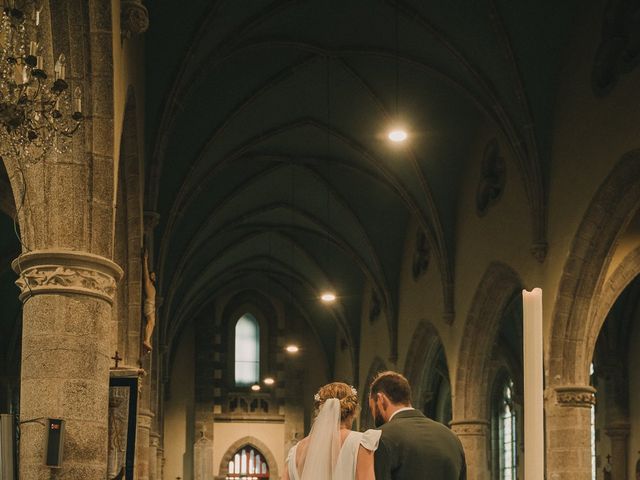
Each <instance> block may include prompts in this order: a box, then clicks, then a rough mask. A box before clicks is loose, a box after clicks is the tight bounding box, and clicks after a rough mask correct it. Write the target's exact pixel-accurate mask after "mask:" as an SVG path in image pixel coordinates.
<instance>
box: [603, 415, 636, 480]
mask: <svg viewBox="0 0 640 480" xmlns="http://www.w3.org/2000/svg"><path fill="white" fill-rule="evenodd" d="M630 431H631V426H630V425H629V424H628V423H618V424H613V425H608V426H607V427H605V433H606V434H607V436H608V437H609V438H610V439H611V477H612V478H614V479H615V480H627V470H628V468H627V467H628V466H627V450H628V448H627V443H628V438H629V432H630Z"/></svg>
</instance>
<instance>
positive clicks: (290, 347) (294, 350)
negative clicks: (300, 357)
mask: <svg viewBox="0 0 640 480" xmlns="http://www.w3.org/2000/svg"><path fill="white" fill-rule="evenodd" d="M285 350H286V351H287V352H288V353H298V352H299V351H300V347H298V345H293V344H291V345H287V346H286V347H285Z"/></svg>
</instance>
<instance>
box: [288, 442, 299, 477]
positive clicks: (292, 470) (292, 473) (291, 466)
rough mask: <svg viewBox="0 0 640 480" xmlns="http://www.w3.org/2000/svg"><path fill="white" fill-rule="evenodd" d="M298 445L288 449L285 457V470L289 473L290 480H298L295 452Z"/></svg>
mask: <svg viewBox="0 0 640 480" xmlns="http://www.w3.org/2000/svg"><path fill="white" fill-rule="evenodd" d="M297 447H298V445H294V446H293V447H291V448H290V449H289V455H287V470H288V471H289V479H290V480H299V478H300V477H298V471H297V470H296V450H297Z"/></svg>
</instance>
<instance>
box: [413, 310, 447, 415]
mask: <svg viewBox="0 0 640 480" xmlns="http://www.w3.org/2000/svg"><path fill="white" fill-rule="evenodd" d="M412 338H413V340H412V341H411V345H410V346H409V350H408V351H407V358H406V361H405V366H404V375H405V377H407V380H409V384H410V385H411V391H412V397H413V398H412V403H413V405H414V406H415V407H416V408H422V406H423V405H424V404H425V402H426V395H427V394H428V392H426V391H425V385H426V384H428V383H430V382H429V381H428V380H427V378H426V377H427V375H434V374H435V373H436V372H434V370H435V369H436V368H437V366H436V362H437V360H438V357H439V355H440V353H442V354H444V358H445V363H446V365H447V372H444V373H446V376H447V378H451V375H450V372H449V371H448V368H449V367H448V365H449V363H448V362H447V354H446V351H445V350H444V345H443V344H442V340H441V339H440V335H439V334H438V331H437V330H436V328H435V327H434V326H433V324H432V323H431V322H429V321H427V320H422V321H421V322H420V323H419V324H418V326H417V327H416V329H415V331H414V333H413V336H412Z"/></svg>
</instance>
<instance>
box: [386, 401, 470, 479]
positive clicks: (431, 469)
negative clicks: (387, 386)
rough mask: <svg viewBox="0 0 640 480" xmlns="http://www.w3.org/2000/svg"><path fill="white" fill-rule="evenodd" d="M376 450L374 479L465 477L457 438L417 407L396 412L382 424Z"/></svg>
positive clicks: (462, 455) (465, 470) (464, 467)
mask: <svg viewBox="0 0 640 480" xmlns="http://www.w3.org/2000/svg"><path fill="white" fill-rule="evenodd" d="M381 430H382V436H381V437H380V444H379V446H378V450H376V453H375V469H376V480H409V479H412V480H414V479H423V478H424V479H434V480H465V479H466V478H467V467H466V463H465V459H464V451H463V450H462V444H461V443H460V440H458V437H457V436H456V435H455V434H454V433H453V432H452V431H451V430H449V429H448V428H447V427H445V426H444V425H442V424H441V423H438V422H434V421H433V420H431V419H429V418H427V417H425V416H424V415H423V414H422V412H420V411H419V410H405V411H402V412H398V413H397V414H396V415H395V416H394V417H393V418H392V419H391V421H390V422H388V423H385V424H384V425H383V426H382V427H381Z"/></svg>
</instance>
